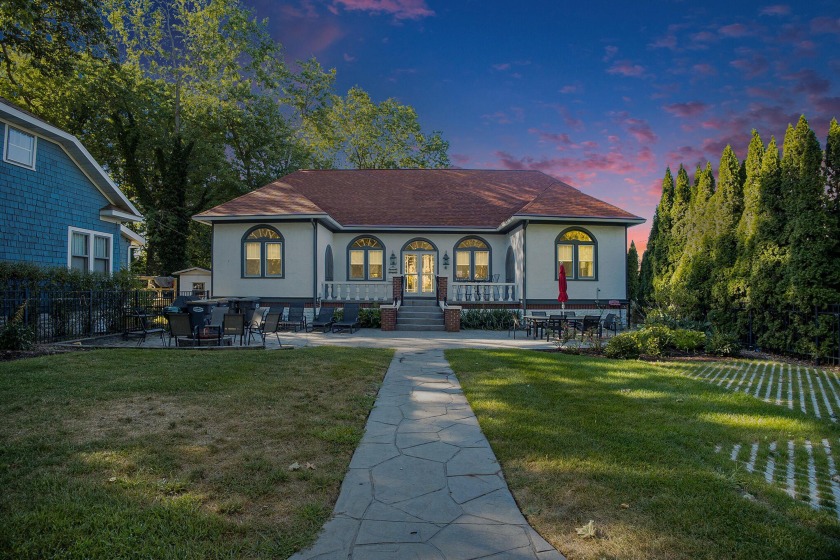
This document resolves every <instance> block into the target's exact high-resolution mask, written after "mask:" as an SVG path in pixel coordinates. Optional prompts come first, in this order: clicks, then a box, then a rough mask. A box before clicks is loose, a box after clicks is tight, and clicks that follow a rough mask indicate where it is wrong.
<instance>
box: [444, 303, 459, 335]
mask: <svg viewBox="0 0 840 560" xmlns="http://www.w3.org/2000/svg"><path fill="white" fill-rule="evenodd" d="M443 324H444V327H445V328H446V332H460V331H461V308H460V307H446V308H444V310H443Z"/></svg>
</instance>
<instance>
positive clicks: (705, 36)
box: [691, 31, 718, 43]
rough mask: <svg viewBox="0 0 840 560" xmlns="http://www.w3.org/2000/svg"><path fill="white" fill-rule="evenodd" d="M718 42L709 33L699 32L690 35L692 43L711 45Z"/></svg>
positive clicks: (716, 37) (716, 38)
mask: <svg viewBox="0 0 840 560" xmlns="http://www.w3.org/2000/svg"><path fill="white" fill-rule="evenodd" d="M717 40H718V36H717V35H715V34H714V33H712V32H711V31H700V32H698V33H693V34H692V35H691V41H692V42H694V43H713V42H715V41H717Z"/></svg>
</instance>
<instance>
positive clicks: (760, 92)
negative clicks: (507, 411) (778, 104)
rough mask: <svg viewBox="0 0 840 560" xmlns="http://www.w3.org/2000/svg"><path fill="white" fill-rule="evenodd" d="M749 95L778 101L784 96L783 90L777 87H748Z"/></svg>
mask: <svg viewBox="0 0 840 560" xmlns="http://www.w3.org/2000/svg"><path fill="white" fill-rule="evenodd" d="M747 95H749V96H750V97H764V98H766V99H772V100H774V101H778V100H779V99H781V97H782V92H781V91H780V90H779V89H777V88H760V87H748V88H747Z"/></svg>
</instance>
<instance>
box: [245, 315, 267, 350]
mask: <svg viewBox="0 0 840 560" xmlns="http://www.w3.org/2000/svg"><path fill="white" fill-rule="evenodd" d="M267 313H268V307H257V308H256V309H252V310H251V312H250V313H249V314H248V320H247V321H246V322H245V331H246V332H247V334H248V344H251V339H252V338H253V337H254V334H257V335H260V336H261V332H260V331H261V329H262V324H263V322H264V321H265V316H266V314H267ZM263 343H265V337H263Z"/></svg>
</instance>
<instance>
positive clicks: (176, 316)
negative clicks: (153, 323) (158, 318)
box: [166, 313, 198, 347]
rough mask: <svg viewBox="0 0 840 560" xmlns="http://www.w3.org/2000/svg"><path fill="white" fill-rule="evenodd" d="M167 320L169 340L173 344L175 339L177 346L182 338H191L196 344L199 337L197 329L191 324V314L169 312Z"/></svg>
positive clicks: (193, 343) (169, 343)
mask: <svg viewBox="0 0 840 560" xmlns="http://www.w3.org/2000/svg"><path fill="white" fill-rule="evenodd" d="M166 322H167V323H169V342H168V345H169V346H171V345H172V339H173V338H174V339H175V346H176V347H177V346H180V341H181V340H184V339H186V340H189V341H190V342H191V343H192V345H193V346H194V345H195V343H196V341H197V340H198V337H197V336H196V330H195V329H193V328H192V325H191V324H190V316H189V314H187V313H167V314H166Z"/></svg>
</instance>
